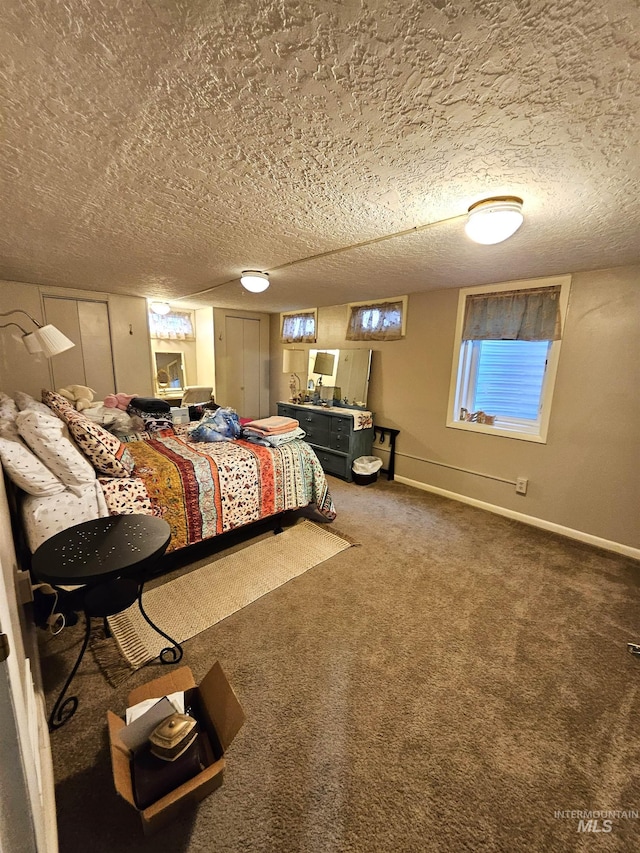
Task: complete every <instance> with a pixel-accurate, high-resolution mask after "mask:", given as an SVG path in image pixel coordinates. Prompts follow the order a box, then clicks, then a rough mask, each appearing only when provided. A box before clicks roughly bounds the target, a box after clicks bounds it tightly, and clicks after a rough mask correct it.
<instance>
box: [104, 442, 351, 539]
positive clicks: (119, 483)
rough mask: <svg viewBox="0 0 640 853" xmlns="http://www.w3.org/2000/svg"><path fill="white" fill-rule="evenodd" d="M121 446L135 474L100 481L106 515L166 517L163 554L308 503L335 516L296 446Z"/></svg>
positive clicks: (315, 465)
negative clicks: (168, 534) (167, 537)
mask: <svg viewBox="0 0 640 853" xmlns="http://www.w3.org/2000/svg"><path fill="white" fill-rule="evenodd" d="M127 447H128V448H129V450H130V452H131V455H132V456H133V458H134V459H135V469H134V472H133V473H134V475H135V476H133V477H127V478H120V479H109V478H102V477H101V478H100V482H101V484H102V487H103V491H104V493H105V498H106V501H107V506H108V508H109V512H110V513H111V514H123V513H127V512H144V513H153V514H154V515H159V516H161V517H162V518H164V519H166V521H168V523H169V525H170V526H171V542H170V544H169V549H168V550H169V551H172V550H175V549H177V548H184V547H185V546H187V545H192V544H194V543H196V542H200V541H201V540H203V539H208V538H210V537H212V536H217V535H218V534H220V533H226V532H227V531H229V530H234V529H235V528H237V527H241V526H242V525H245V524H250V523H251V522H253V521H259V520H260V519H262V518H266V517H268V516H270V515H274V514H276V513H279V512H283V511H284V510H290V509H298V508H300V507H304V506H307V505H309V504H314V505H315V506H316V507H317V509H318V510H319V512H320V513H321V514H322V515H323V516H324V517H325V518H327V519H328V520H332V519H333V518H335V509H334V506H333V500H332V499H331V495H330V493H329V489H328V487H327V482H326V479H325V475H324V471H323V470H322V467H321V465H320V462H319V461H318V458H317V456H316V455H315V453H314V452H313V449H312V448H311V447H310V446H309V445H308V444H306V442H304V441H290V442H287V443H286V444H283V445H280V446H279V447H262V446H260V445H257V444H250V443H249V442H247V441H241V440H239V441H219V442H212V443H209V442H198V443H192V442H189V441H187V440H186V438H185V437H181V436H178V435H169V434H167V433H164V434H161V435H158V437H155V438H152V437H149V438H145V439H144V440H142V441H134V442H131V443H129V444H128V445H127Z"/></svg>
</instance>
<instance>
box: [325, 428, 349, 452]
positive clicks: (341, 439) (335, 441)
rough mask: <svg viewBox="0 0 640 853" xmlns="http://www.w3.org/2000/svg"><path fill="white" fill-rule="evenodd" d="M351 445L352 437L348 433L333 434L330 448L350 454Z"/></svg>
mask: <svg viewBox="0 0 640 853" xmlns="http://www.w3.org/2000/svg"><path fill="white" fill-rule="evenodd" d="M350 445H351V435H350V433H348V432H332V433H331V438H330V440H329V447H330V448H331V449H332V450H341V451H342V452H343V453H348V452H349V449H350Z"/></svg>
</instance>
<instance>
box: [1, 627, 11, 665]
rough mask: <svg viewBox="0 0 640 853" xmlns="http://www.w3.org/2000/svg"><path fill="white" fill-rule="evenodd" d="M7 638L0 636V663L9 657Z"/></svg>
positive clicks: (4, 635) (3, 635)
mask: <svg viewBox="0 0 640 853" xmlns="http://www.w3.org/2000/svg"><path fill="white" fill-rule="evenodd" d="M9 651H10V649H9V637H7V635H6V634H0V663H2V661H5V660H6V659H7V658H8V657H9Z"/></svg>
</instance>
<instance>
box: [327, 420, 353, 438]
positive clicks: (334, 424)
mask: <svg viewBox="0 0 640 853" xmlns="http://www.w3.org/2000/svg"><path fill="white" fill-rule="evenodd" d="M352 425H353V418H340V417H337V418H336V417H334V418H331V432H339V433H346V434H347V435H349V433H350V432H351V427H352Z"/></svg>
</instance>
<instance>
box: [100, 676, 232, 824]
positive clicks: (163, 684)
mask: <svg viewBox="0 0 640 853" xmlns="http://www.w3.org/2000/svg"><path fill="white" fill-rule="evenodd" d="M177 691H186V692H187V694H188V695H187V696H186V697H185V701H189V702H191V703H192V705H193V706H194V714H195V716H196V718H197V719H198V722H199V723H200V725H201V727H202V728H203V730H204V731H205V732H206V733H207V735H208V737H209V741H210V743H211V747H212V751H213V756H212V763H211V764H209V766H208V767H205V769H204V770H203V771H202V772H201V773H198V775H197V776H194V777H193V778H192V779H189V780H188V781H187V782H184V783H183V784H182V785H179V786H178V787H177V788H175V789H174V790H173V791H171V792H170V793H169V794H166V795H165V796H164V797H161V798H160V799H159V800H157V801H156V802H155V803H152V805H150V806H148V807H147V808H145V809H139V808H137V806H136V803H135V798H134V794H133V782H132V776H131V753H130V751H129V750H128V749H127V747H126V746H125V744H124V743H123V741H122V739H121V737H120V735H119V732H120V731H121V729H122V728H124V726H125V722H124V720H123V719H121V718H120V717H119V716H117V715H116V714H114V713H112V712H111V711H107V725H108V728H109V744H110V748H111V764H112V769H113V781H114V785H115V788H116V791H117V792H118V793H119V794H120V796H121V797H123V798H124V799H125V800H126V801H127V802H128V803H129V804H130V805H131V806H133V808H134V809H136V811H137V812H138V813H139V814H140V818H141V820H142V826H143V829H144V833H145V835H151V834H152V833H154V832H156V831H157V830H158V829H161V828H162V827H163V826H166V825H167V824H168V823H169V822H170V821H172V820H173V819H174V818H175V817H176V816H177V815H178V814H180V813H181V812H182V811H183V810H184V809H185V808H187V807H188V806H189V805H192V804H194V803H197V802H199V801H200V800H202V799H204V797H206V796H207V795H208V794H210V793H212V792H213V791H215V790H216V788H218V787H220V785H221V784H222V776H223V772H224V768H225V759H224V753H225V751H226V750H227V748H228V746H229V744H230V743H231V741H232V740H233V738H234V737H235V736H236V734H237V733H238V732H239V731H240V729H241V728H242V725H243V723H244V719H245V716H244V711H243V710H242V707H241V705H240V703H239V702H238V699H237V697H236V695H235V693H234V692H233V689H232V687H231V685H230V684H229V682H228V681H227V678H226V676H225V674H224V672H223V670H222V667H221V666H220V663H219V662H217V661H216V663H214V664H213V666H212V667H211V669H210V670H209V672H208V673H207V674H206V675H205V677H204V678H203V679H202V681H201V682H200V684H199V685H196V682H195V680H194V678H193V674H192V672H191V670H190V669H189V667H188V666H182V667H180V668H178V669H176V670H173V671H171V672H169V673H168V674H167V675H164V676H161V677H160V678H156V679H154V680H153V681H149V682H148V683H147V684H143V685H142V686H140V687H137V688H136V689H135V690H132V691H131V693H130V694H129V697H128V700H127V703H128V705H129V706H131V705H136V704H137V703H138V702H141V701H142V700H144V699H152V698H155V697H158V698H159V697H162V696H166V695H168V694H170V693H175V692H177Z"/></svg>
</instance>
